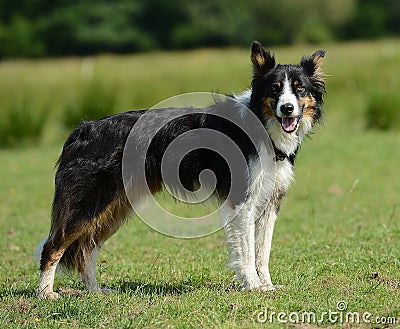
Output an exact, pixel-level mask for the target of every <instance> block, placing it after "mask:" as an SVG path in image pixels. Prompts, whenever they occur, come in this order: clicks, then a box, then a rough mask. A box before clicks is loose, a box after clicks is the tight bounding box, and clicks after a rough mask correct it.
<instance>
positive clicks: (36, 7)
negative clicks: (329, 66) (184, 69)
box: [0, 0, 400, 57]
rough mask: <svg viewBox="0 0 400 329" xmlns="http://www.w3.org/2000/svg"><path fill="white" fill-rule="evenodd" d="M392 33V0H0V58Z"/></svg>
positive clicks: (399, 29)
mask: <svg viewBox="0 0 400 329" xmlns="http://www.w3.org/2000/svg"><path fill="white" fill-rule="evenodd" d="M399 33H400V1H398V0H335V1H331V0H303V1H295V0H279V1H275V0H250V1H249V0H235V1H230V0H219V1H215V0H191V1H185V0H168V1H165V0H108V1H107V0H97V1H90V0H80V1H69V0H54V1H47V0H19V1H15V0H0V57H35V56H62V55H86V54H94V53H98V52H117V53H127V52H134V51H147V50H153V49H183V48H193V47H204V46H226V45H234V46H248V44H249V43H250V42H251V41H252V40H253V39H259V40H261V41H262V42H264V43H266V44H288V43H295V42H308V43H319V42H324V41H330V40H348V39H355V38H377V37H382V36H393V35H398V34H399Z"/></svg>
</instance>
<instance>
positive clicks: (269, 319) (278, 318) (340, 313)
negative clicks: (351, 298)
mask: <svg viewBox="0 0 400 329" xmlns="http://www.w3.org/2000/svg"><path fill="white" fill-rule="evenodd" d="M255 314H256V318H257V322H259V323H275V324H278V323H279V324H322V323H331V324H345V323H350V324H379V325H396V324H397V323H400V321H399V320H398V319H397V318H396V317H394V316H393V317H390V316H375V315H374V314H372V313H370V312H363V313H360V312H351V311H349V310H348V305H347V303H346V302H344V301H339V302H337V304H336V309H329V310H327V311H323V312H312V311H299V312H276V311H273V310H270V309H268V308H267V307H263V308H262V309H261V310H260V311H258V312H257V313H255Z"/></svg>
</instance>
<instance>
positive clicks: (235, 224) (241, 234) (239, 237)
mask: <svg viewBox="0 0 400 329" xmlns="http://www.w3.org/2000/svg"><path fill="white" fill-rule="evenodd" d="M221 215H222V216H223V220H224V221H225V225H224V229H225V236H226V242H227V246H228V251H229V261H228V266H229V267H230V268H232V269H233V270H234V271H235V273H236V276H235V281H238V282H240V287H241V288H242V289H243V290H255V289H260V288H262V287H263V284H262V283H261V281H260V278H259V277H258V274H257V271H256V267H255V250H254V245H255V243H254V236H255V235H254V225H255V223H254V218H253V210H252V208H251V207H248V206H247V205H242V206H241V208H240V210H239V211H238V212H237V214H236V213H235V210H234V209H228V210H226V209H225V211H223V213H222V214H221Z"/></svg>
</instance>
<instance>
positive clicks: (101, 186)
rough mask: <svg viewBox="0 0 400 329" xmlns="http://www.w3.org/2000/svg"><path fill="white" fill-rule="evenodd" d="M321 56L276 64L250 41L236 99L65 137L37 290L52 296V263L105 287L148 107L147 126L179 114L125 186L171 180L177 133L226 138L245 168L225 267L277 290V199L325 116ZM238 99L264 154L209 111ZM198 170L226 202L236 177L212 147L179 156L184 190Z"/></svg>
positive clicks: (229, 221)
mask: <svg viewBox="0 0 400 329" xmlns="http://www.w3.org/2000/svg"><path fill="white" fill-rule="evenodd" d="M324 56H325V51H323V50H318V51H316V52H315V53H313V54H312V55H311V56H307V57H303V58H302V59H301V61H300V63H299V64H296V65H292V64H285V65H281V64H277V63H276V62H275V58H274V55H273V54H272V53H271V52H269V51H266V50H265V49H264V48H263V46H262V45H261V44H260V43H258V42H256V41H254V42H253V44H252V47H251V61H252V65H253V79H252V82H251V88H250V89H249V90H248V91H246V92H245V93H243V94H241V95H239V96H229V97H228V98H227V100H226V101H224V102H220V103H217V104H216V105H213V106H210V107H209V108H205V109H204V111H202V112H201V113H198V112H196V111H195V109H193V108H164V109H162V108H161V109H155V110H151V111H150V110H147V111H145V110H140V111H130V112H125V113H120V114H115V115H111V116H109V117H106V118H103V119H100V120H95V121H86V122H83V123H82V124H81V125H80V126H79V127H77V128H76V129H75V130H74V131H73V132H72V134H71V135H70V136H69V137H68V139H67V141H66V142H65V144H64V147H63V150H62V154H61V156H60V158H59V160H58V169H57V173H56V177H55V195H54V201H53V208H52V217H51V218H52V220H51V229H50V233H49V236H48V237H47V238H46V239H44V240H43V241H42V243H41V244H39V246H38V248H37V253H38V254H39V255H40V256H39V257H40V271H41V273H40V281H39V286H38V288H37V295H38V296H39V297H40V298H47V299H55V298H57V297H58V294H57V293H56V292H54V291H53V283H54V277H55V273H56V267H57V265H58V264H60V265H61V266H63V267H64V268H66V269H70V270H77V271H78V273H79V276H80V279H81V280H82V282H83V283H84V284H85V285H86V287H87V288H88V289H89V290H90V291H92V292H101V291H103V292H106V291H107V290H106V289H100V288H99V285H98V283H97V280H96V267H95V264H96V258H97V256H98V253H99V251H100V249H101V246H102V245H103V244H104V242H105V241H106V240H107V239H108V238H109V237H110V236H112V235H113V234H114V233H115V232H116V231H117V230H118V229H119V228H120V226H121V225H122V224H123V223H124V222H125V220H126V218H127V217H128V215H129V214H130V212H131V211H132V205H131V203H130V201H131V199H130V198H129V196H128V193H129V192H128V191H127V187H126V186H125V185H124V182H123V178H122V161H123V160H122V158H123V153H124V149H125V144H126V141H127V139H128V136H129V134H130V131H131V130H132V128H133V127H134V126H135V124H136V123H137V121H138V120H139V118H141V117H142V116H143V115H144V114H145V113H151V116H150V117H149V119H146V120H148V121H147V127H152V126H154V125H157V124H158V122H161V121H162V120H163V119H164V118H166V117H168V116H169V115H170V114H171V113H176V112H179V111H182V115H181V116H179V117H178V118H176V119H174V120H173V121H172V122H170V123H168V124H167V125H165V126H164V127H162V128H161V129H160V130H159V132H158V133H157V135H156V136H155V137H154V140H153V141H152V142H151V144H150V147H149V148H148V149H147V150H146V155H145V158H146V164H145V174H146V181H145V182H143V181H138V182H136V183H134V184H132V186H130V187H129V188H128V189H129V190H133V191H139V190H141V189H142V186H140V184H146V183H147V185H148V188H149V190H150V191H151V193H152V194H155V193H157V192H159V191H160V190H161V189H162V188H163V187H164V186H165V185H167V183H166V182H165V181H164V180H163V176H162V174H161V160H162V159H163V157H162V156H163V153H164V151H166V149H167V147H168V145H169V144H170V143H171V142H172V141H173V140H174V139H175V138H176V137H177V136H179V135H181V134H183V133H186V132H188V131H191V130H195V129H198V128H207V129H213V130H217V131H218V132H220V133H222V134H224V135H226V136H228V138H230V139H231V140H233V141H234V142H235V143H236V144H238V147H239V149H240V151H241V152H242V154H243V156H244V159H245V160H246V164H247V167H248V170H247V172H248V174H243V176H242V179H241V182H242V184H241V186H242V190H243V193H241V194H240V193H239V194H240V195H239V196H238V195H236V196H234V197H232V198H231V199H230V200H228V201H229V203H228V204H229V206H228V207H225V209H224V211H222V212H221V216H222V217H224V223H225V225H224V231H225V236H226V241H227V246H228V250H229V256H230V257H229V266H230V267H231V268H232V269H233V270H234V271H235V274H236V276H235V280H236V281H238V282H239V284H240V287H241V289H243V290H258V291H267V290H274V289H275V287H274V285H273V284H272V281H271V276H270V272H269V266H268V263H269V256H270V249H271V241H272V233H273V227H274V223H275V220H276V218H277V213H278V211H279V208H280V201H281V199H282V197H283V196H284V195H285V193H286V191H287V189H288V187H289V185H290V183H291V182H292V180H293V168H294V160H295V157H296V154H297V152H298V150H299V147H300V144H301V142H302V140H303V139H304V137H305V136H306V135H308V134H309V133H310V132H311V129H312V128H313V126H314V125H315V124H316V123H317V122H318V121H320V119H321V116H322V105H323V96H324V94H325V82H324V80H325V75H324V73H323V71H322V68H321V66H322V62H323V57H324ZM234 102H236V103H240V104H242V105H243V107H246V108H247V109H248V110H249V112H251V114H252V115H253V116H255V117H256V118H257V120H258V122H259V123H260V124H261V127H262V129H263V131H264V132H266V133H267V135H268V136H269V138H270V145H271V147H270V149H269V150H268V148H257V147H256V146H254V145H253V144H254V143H251V141H249V138H248V137H247V135H246V134H245V133H243V132H242V131H240V129H238V127H237V125H235V124H234V123H232V122H228V121H229V120H226V119H224V118H222V117H221V116H218V115H215V114H216V113H217V112H218V111H220V110H221V108H223V109H222V110H221V111H230V113H231V114H232V113H233V115H235V111H237V112H238V113H239V112H241V111H242V110H241V109H240V107H237V106H235V104H234ZM221 104H224V105H225V106H221ZM171 111H172V112H171ZM191 111H193V113H191ZM243 113H244V112H243ZM243 113H239V117H243V116H244V114H243ZM142 128H143V127H142ZM143 129H146V126H145V127H144V128H143ZM145 138H147V136H146V131H145V130H144V131H142V134H140V136H139V137H137V138H136V140H134V143H135V142H136V143H137V145H139V144H140V143H141V140H140V139H145ZM263 157H267V158H270V159H273V162H274V167H273V170H269V171H267V170H263V169H260V168H261V167H260V165H259V162H258V160H260V159H261V158H263ZM134 167H135V163H132V168H133V169H134ZM204 169H210V170H212V171H213V172H214V174H215V176H216V179H217V183H216V186H215V191H214V195H215V196H216V198H217V199H218V200H225V201H226V199H227V198H229V193H228V192H229V189H230V187H231V181H232V180H231V177H232V176H231V175H230V173H229V169H230V168H229V166H228V165H227V163H226V162H225V161H224V159H223V158H221V156H219V155H218V154H216V152H214V151H212V150H208V149H205V148H202V149H198V150H195V151H193V152H190V153H188V154H187V155H186V156H185V157H184V158H183V159H182V161H181V163H180V166H179V178H180V180H181V183H182V185H183V186H184V188H186V189H187V190H189V191H196V189H197V188H198V185H199V174H200V173H201V172H202V170H204ZM243 171H244V172H245V171H246V170H243Z"/></svg>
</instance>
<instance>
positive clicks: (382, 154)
mask: <svg viewBox="0 0 400 329" xmlns="http://www.w3.org/2000/svg"><path fill="white" fill-rule="evenodd" d="M324 48H325V49H326V50H327V57H326V66H325V70H326V72H327V73H328V74H329V75H330V77H329V78H328V81H327V89H328V94H327V97H326V106H325V109H326V120H325V123H324V124H323V125H322V126H321V127H319V128H318V129H317V130H316V134H315V135H313V137H312V140H306V141H305V143H304V144H303V146H302V149H301V152H300V153H299V157H298V160H297V165H296V183H295V184H294V185H293V186H292V188H291V189H290V190H289V193H288V197H287V198H286V199H285V200H284V202H283V205H282V209H281V213H280V217H279V220H278V222H277V224H276V230H275V233H274V241H273V248H272V255H271V275H272V280H273V282H274V283H275V284H281V285H284V288H283V289H281V290H278V291H276V292H270V293H258V292H252V293H247V292H240V291H237V290H236V289H235V288H234V287H233V286H232V278H233V274H232V272H230V271H229V270H228V269H227V268H226V266H225V264H226V254H227V251H226V248H225V245H224V237H223V234H222V233H221V232H218V233H216V234H214V235H211V236H208V237H206V238H202V239H194V240H180V239H172V238H168V237H165V236H163V235H161V234H158V233H157V232H155V231H153V230H151V229H150V228H148V227H147V226H146V225H145V224H143V223H142V222H141V221H140V220H139V219H137V218H133V220H131V221H130V222H129V223H128V224H127V225H126V227H124V228H123V229H122V230H120V231H119V232H118V233H117V234H116V235H115V236H114V237H113V238H112V239H111V240H110V241H109V242H108V243H107V244H106V245H105V250H106V251H105V252H103V253H102V254H101V255H100V257H99V266H98V278H99V280H100V282H101V284H102V285H104V286H106V287H108V288H112V289H115V290H117V291H119V293H118V294H113V295H104V296H98V295H91V294H86V292H85V290H84V288H83V286H82V284H81V283H80V282H79V281H78V279H77V277H76V276H75V275H69V274H68V275H67V274H61V275H59V276H58V277H57V279H56V287H55V288H56V290H58V292H60V294H61V296H62V297H61V298H60V299H59V300H57V301H54V302H49V301H41V300H38V299H37V298H36V297H35V293H34V290H35V288H36V284H37V280H38V277H39V271H38V266H37V264H35V263H34V261H33V256H32V255H33V250H34V248H35V246H36V244H37V243H38V242H39V241H40V240H41V239H42V238H43V237H45V236H46V235H47V233H48V229H49V215H50V208H51V201H52V193H53V177H54V168H53V167H54V164H55V161H56V159H57V157H58V154H59V152H60V149H61V147H62V142H63V140H64V138H65V137H66V134H67V130H66V129H65V128H64V127H62V126H61V125H60V123H59V118H60V117H61V115H62V111H63V104H65V103H66V102H68V100H69V99H70V98H73V97H76V95H78V94H79V91H80V89H81V87H82V85H84V84H86V83H87V81H90V80H91V79H93V80H96V81H101V83H103V84H104V86H106V87H107V88H108V89H109V90H111V91H112V92H113V93H115V94H116V108H115V110H114V111H124V110H128V109H130V108H142V107H150V106H152V105H154V104H155V103H157V102H159V101H161V100H163V99H164V98H166V97H170V96H174V95H176V94H179V93H184V92H193V91H219V92H224V93H230V92H238V91H240V90H242V89H245V88H246V87H247V86H248V85H249V81H250V77H251V74H250V71H251V67H250V64H249V58H248V57H249V54H248V51H247V50H237V49H229V50H199V51H193V52H183V53H169V54H165V53H160V54H158V53H157V54H146V55H135V56H108V55H104V56H99V57H94V58H91V59H84V60H82V59H79V58H69V59H54V60H39V61H10V62H0V104H2V105H1V107H0V114H2V113H4V111H5V108H7V106H8V105H9V104H12V102H14V101H15V100H16V99H19V98H21V99H25V100H28V103H29V104H31V105H32V109H41V108H46V110H47V111H48V116H47V121H46V126H45V130H44V133H43V135H42V137H41V139H40V140H39V141H38V142H36V143H34V144H33V145H32V144H31V145H29V146H26V145H25V146H24V147H19V148H14V149H3V150H0V180H1V183H0V231H1V232H2V239H1V242H0V265H1V266H0V298H1V302H0V314H1V316H0V328H21V327H23V328H112V327H115V328H191V327H193V328H201V327H202V328H252V327H265V326H267V325H268V326H269V327H272V328H274V327H276V328H281V327H284V326H288V325H289V324H290V320H296V314H297V316H299V317H300V321H298V322H299V323H297V324H296V325H294V327H295V328H312V327H314V326H317V325H318V326H320V325H322V326H324V327H334V326H336V327H340V326H342V327H347V328H350V327H355V328H358V327H360V328H361V327H396V326H397V325H395V324H393V319H396V320H397V323H400V178H399V176H398V167H399V163H400V133H399V131H396V130H391V131H386V132H382V131H376V130H368V129H366V128H365V116H364V114H365V107H366V106H367V104H368V100H369V95H370V94H371V93H375V92H388V91H392V92H396V90H399V87H400V82H399V75H398V72H399V71H400V40H386V41H379V42H371V43H350V44H327V45H324ZM313 50H314V49H313V48H311V47H308V46H307V47H305V46H304V47H300V46H296V47H291V48H277V49H274V51H275V53H276V55H277V58H278V60H279V61H281V62H287V61H290V62H292V61H296V62H297V61H298V60H299V58H300V57H301V56H302V55H303V54H306V53H310V52H312V51H313ZM2 111H3V112H2ZM340 302H344V303H346V305H347V306H346V309H345V310H343V311H342V312H339V311H340V310H341V308H340V307H342V305H344V304H340ZM338 303H339V304H338ZM338 307H339V308H338ZM329 311H332V312H338V313H337V314H336V316H337V320H336V321H334V320H335V314H331V316H332V317H331V320H329V318H328V315H326V316H325V317H324V321H323V323H311V324H307V323H301V322H302V321H301V315H302V312H308V313H310V314H311V313H313V314H315V315H316V316H317V320H319V319H320V318H321V317H323V316H324V314H325V313H324V312H328V313H329ZM296 312H297V313H296ZM347 312H352V313H354V312H358V313H359V314H360V315H362V314H363V313H365V312H368V313H369V314H371V316H366V317H365V320H366V321H368V320H369V321H371V323H366V322H365V321H364V322H363V321H362V319H360V323H359V324H357V323H353V322H356V321H351V318H349V319H348V321H346V314H347ZM278 313H284V314H285V315H286V317H285V316H281V317H280V318H279V319H278V317H277V314H278ZM271 314H272V315H271ZM274 314H275V315H274ZM291 314H294V315H291ZM264 315H267V316H270V317H271V318H272V320H273V321H272V323H269V322H270V321H269V319H268V320H267V322H266V323H260V322H259V321H258V319H259V320H263V316H264ZM289 316H291V318H289ZM340 316H341V317H342V319H340ZM285 320H286V321H288V322H287V323H283V322H282V321H285ZM303 322H307V321H303ZM308 322H312V321H308ZM374 322H375V324H372V323H374ZM377 322H386V324H385V325H382V324H378V323H377ZM389 322H392V323H391V324H390V323H389ZM292 327H293V326H292Z"/></svg>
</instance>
